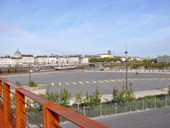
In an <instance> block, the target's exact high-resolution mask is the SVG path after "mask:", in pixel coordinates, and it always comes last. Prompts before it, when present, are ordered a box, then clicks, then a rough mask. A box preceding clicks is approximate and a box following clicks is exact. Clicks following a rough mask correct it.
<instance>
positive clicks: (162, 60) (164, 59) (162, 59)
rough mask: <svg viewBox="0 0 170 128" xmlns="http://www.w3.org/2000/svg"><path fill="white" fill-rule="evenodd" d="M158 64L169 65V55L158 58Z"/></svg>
mask: <svg viewBox="0 0 170 128" xmlns="http://www.w3.org/2000/svg"><path fill="white" fill-rule="evenodd" d="M157 62H158V63H169V62H170V56H167V55H164V56H157Z"/></svg>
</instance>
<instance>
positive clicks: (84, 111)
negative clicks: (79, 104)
mask: <svg viewBox="0 0 170 128" xmlns="http://www.w3.org/2000/svg"><path fill="white" fill-rule="evenodd" d="M83 114H84V116H86V109H85V107H83Z"/></svg>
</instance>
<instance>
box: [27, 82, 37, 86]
mask: <svg viewBox="0 0 170 128" xmlns="http://www.w3.org/2000/svg"><path fill="white" fill-rule="evenodd" d="M28 86H29V87H37V84H35V83H34V81H30V82H29V84H28Z"/></svg>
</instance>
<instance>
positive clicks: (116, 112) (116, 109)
mask: <svg viewBox="0 0 170 128" xmlns="http://www.w3.org/2000/svg"><path fill="white" fill-rule="evenodd" d="M115 114H117V103H115Z"/></svg>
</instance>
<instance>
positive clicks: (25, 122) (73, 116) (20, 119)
mask: <svg viewBox="0 0 170 128" xmlns="http://www.w3.org/2000/svg"><path fill="white" fill-rule="evenodd" d="M40 110H42V111H40ZM0 111H2V112H3V115H4V117H3V119H4V124H5V125H7V124H11V126H12V127H13V128H20V127H24V128H30V127H38V128H60V125H59V118H60V117H63V118H65V119H66V120H68V121H71V122H72V123H74V124H76V125H77V126H79V127H82V128H86V127H88V128H108V127H107V126H105V125H103V124H100V123H98V122H96V121H93V120H91V119H89V118H87V117H85V116H82V115H80V114H78V113H75V112H73V111H71V110H69V109H67V108H65V107H62V106H60V105H54V103H53V102H52V101H50V100H47V99H45V98H43V97H41V96H39V95H36V94H34V93H32V92H30V91H28V90H25V89H23V88H21V87H20V86H18V85H16V84H14V83H12V82H10V81H8V80H6V79H4V78H1V77H0ZM0 116H2V115H0ZM33 124H34V126H33ZM30 125H31V126H30Z"/></svg>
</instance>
